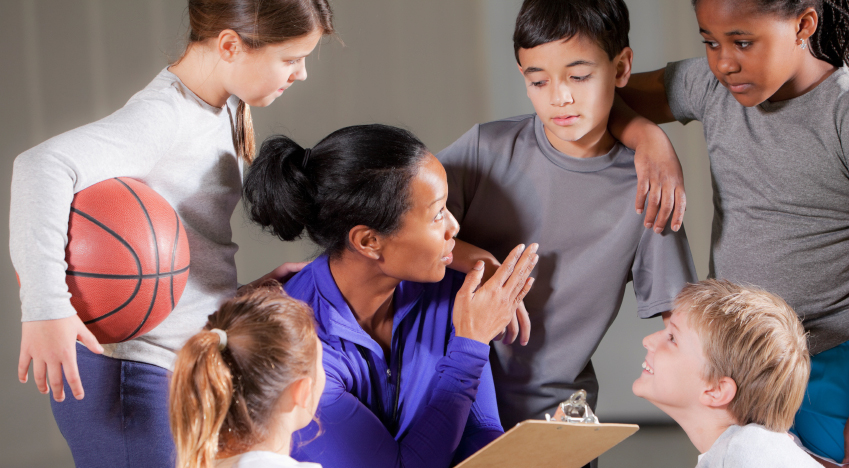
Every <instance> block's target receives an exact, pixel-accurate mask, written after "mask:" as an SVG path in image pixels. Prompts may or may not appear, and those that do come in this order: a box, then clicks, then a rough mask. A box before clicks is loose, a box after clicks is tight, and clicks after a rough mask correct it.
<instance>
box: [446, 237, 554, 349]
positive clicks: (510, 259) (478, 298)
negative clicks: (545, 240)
mask: <svg viewBox="0 0 849 468" xmlns="http://www.w3.org/2000/svg"><path fill="white" fill-rule="evenodd" d="M538 247H539V246H538V245H537V244H531V245H530V246H529V247H528V248H527V249H526V248H525V246H524V245H519V246H517V247H516V248H515V249H513V251H512V252H510V255H508V256H507V259H506V260H505V261H504V263H503V264H502V265H501V266H500V267H498V269H497V270H496V272H495V274H493V275H492V278H490V279H489V280H488V281H487V282H486V283H484V284H483V285H481V286H480V287H478V286H479V285H480V282H481V279H482V278H483V274H484V265H483V262H478V263H477V264H476V265H475V267H474V269H472V271H470V272H469V273H468V274H467V275H466V281H465V282H464V283H463V286H462V287H461V288H460V290H459V291H458V292H457V298H456V299H455V301H454V319H453V320H454V330H455V335H456V336H462V337H465V338H469V339H473V340H476V341H480V342H481V343H486V344H488V343H489V342H490V341H491V340H492V339H493V338H494V337H495V336H496V335H498V334H499V333H501V332H502V331H503V330H504V328H505V327H507V325H508V324H509V323H510V321H511V320H513V319H515V317H516V311H517V309H518V308H519V306H520V304H521V302H522V300H523V299H524V298H525V295H527V293H528V291H530V289H531V286H532V285H533V282H534V279H533V278H529V275H530V274H531V271H532V270H533V269H534V266H536V263H537V261H538V260H539V255H537V254H536V251H537V248H538Z"/></svg>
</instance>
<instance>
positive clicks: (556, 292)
mask: <svg viewBox="0 0 849 468" xmlns="http://www.w3.org/2000/svg"><path fill="white" fill-rule="evenodd" d="M628 29H629V22H628V10H627V8H626V6H625V4H624V3H623V2H622V0H569V1H562V0H526V1H525V2H524V4H523V5H522V9H521V11H520V13H519V17H518V19H517V21H516V31H515V33H514V36H513V38H514V49H515V53H516V60H517V61H518V65H519V71H520V72H521V73H522V75H523V76H524V78H525V83H526V85H527V92H528V97H529V98H530V100H531V102H532V103H533V106H534V109H535V111H536V113H535V114H531V115H523V116H518V117H513V118H509V119H504V120H499V121H496V122H489V123H486V124H481V125H476V126H474V127H473V128H472V129H471V130H470V131H469V132H467V133H466V134H465V135H463V136H462V137H461V138H460V139H459V140H457V141H456V142H455V143H453V144H452V145H451V146H449V147H448V148H446V149H445V150H443V151H442V152H440V153H439V155H438V158H439V160H440V161H441V162H442V163H443V165H444V166H445V168H446V170H447V171H448V185H449V198H448V208H449V209H450V210H451V212H452V213H453V214H454V215H455V216H456V218H457V219H458V220H459V221H460V224H461V230H460V236H459V237H460V239H462V240H463V241H465V242H468V243H470V244H473V245H475V246H478V247H481V248H483V249H486V250H488V251H489V252H491V253H492V254H494V255H495V256H496V257H497V258H504V257H505V256H506V255H507V253H508V252H509V250H510V248H511V247H512V246H515V245H516V244H518V243H525V244H528V243H530V242H538V243H539V245H540V247H539V251H538V253H539V256H540V260H539V264H538V266H537V269H536V270H537V271H536V274H535V277H536V282H535V284H534V288H533V289H532V290H531V292H530V293H529V294H528V296H527V297H526V298H525V304H526V306H527V309H528V312H529V316H530V319H531V323H532V324H533V327H532V329H531V339H530V341H529V344H528V345H527V346H525V347H522V346H516V345H513V346H510V345H504V344H502V343H496V344H495V345H494V348H493V351H492V355H491V362H492V370H493V374H494V377H495V384H496V393H497V397H498V407H499V412H500V415H501V420H502V424H503V425H504V427H506V428H509V427H511V426H513V425H515V424H516V423H517V422H520V421H522V420H524V419H527V418H541V417H542V416H543V414H544V413H546V412H548V413H552V414H553V413H554V409H555V406H556V405H557V404H558V403H559V402H561V401H563V400H566V399H567V398H568V397H569V396H570V395H571V393H572V392H573V391H575V390H578V389H585V390H587V393H588V396H589V398H588V399H589V401H590V403H591V404H592V406H593V407H595V403H596V399H597V395H598V382H597V380H596V377H595V373H594V371H593V367H592V363H591V362H590V356H591V355H592V354H593V352H594V351H595V349H596V347H597V346H598V344H599V342H600V341H601V338H602V336H603V335H604V333H605V332H606V331H607V329H608V327H609V326H610V324H611V323H612V322H613V319H614V318H615V316H616V313H617V311H618V310H619V307H620V305H621V303H622V297H623V295H624V290H625V285H626V283H627V282H628V281H633V283H634V290H635V293H636V296H637V302H638V314H639V316H640V317H642V318H648V317H653V316H656V315H658V314H661V313H664V312H667V311H669V310H670V309H671V308H672V305H673V300H674V299H675V296H676V294H677V293H678V291H680V290H681V288H682V287H683V286H684V285H685V284H686V283H687V282H695V281H697V277H696V273H695V268H694V266H693V262H692V259H691V257H690V249H689V246H688V244H687V239H686V236H685V234H684V231H683V229H682V230H680V231H678V232H672V231H671V230H670V229H666V230H665V231H664V233H663V234H655V233H654V232H653V231H651V230H648V229H645V228H644V227H643V224H642V218H641V216H639V215H636V214H634V212H633V202H632V200H633V196H634V193H635V192H636V189H637V175H636V171H635V169H634V152H633V151H632V150H630V149H628V148H626V147H624V146H623V145H622V144H621V143H619V142H618V141H616V140H615V139H614V138H613V136H611V134H610V132H609V131H608V130H607V123H608V117H609V114H610V110H611V107H612V105H613V98H614V93H615V88H616V87H622V86H624V85H625V84H626V83H627V81H628V78H629V76H630V72H631V60H632V51H631V49H630V48H629V47H628Z"/></svg>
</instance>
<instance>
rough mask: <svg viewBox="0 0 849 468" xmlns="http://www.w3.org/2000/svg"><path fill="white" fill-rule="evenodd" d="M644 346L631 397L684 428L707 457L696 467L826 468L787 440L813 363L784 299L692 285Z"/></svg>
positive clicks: (724, 285) (718, 284)
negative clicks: (640, 367)
mask: <svg viewBox="0 0 849 468" xmlns="http://www.w3.org/2000/svg"><path fill="white" fill-rule="evenodd" d="M643 345H644V346H645V347H646V350H647V352H646V359H645V361H643V372H642V374H640V377H639V378H638V379H637V380H636V381H635V382H634V385H633V390H634V394H635V395H637V396H639V397H642V398H645V399H646V400H648V401H650V402H652V403H653V404H654V405H655V406H657V407H658V408H660V409H662V410H663V411H664V412H665V413H666V414H668V415H669V416H671V417H672V419H674V420H675V421H676V422H677V423H678V424H680V425H681V428H682V429H684V431H685V432H686V433H687V435H688V436H689V437H690V441H691V442H692V443H693V445H695V446H696V448H697V449H698V450H699V452H701V453H702V454H701V455H700V456H699V462H698V465H697V468H736V467H740V468H743V467H745V468H761V467H763V468H785V467H786V468H818V467H820V465H819V464H818V463H817V462H816V461H814V459H812V458H811V457H809V456H808V455H807V454H806V453H805V452H804V451H803V450H802V449H801V448H799V447H798V446H797V445H796V443H795V442H794V441H793V439H792V438H791V436H790V435H789V434H788V433H787V430H788V428H789V427H790V425H791V424H792V423H793V417H794V416H795V414H796V411H797V410H798V409H799V405H801V404H802V398H803V397H804V395H805V387H806V386H807V383H808V374H809V373H810V369H811V364H810V358H809V354H808V345H807V341H806V336H805V330H804V329H803V328H802V323H801V322H800V321H799V319H798V318H797V317H796V313H795V312H794V311H793V309H792V308H790V306H789V305H787V303H786V302H785V301H784V300H783V299H781V298H780V297H778V296H776V295H774V294H770V293H768V292H766V291H764V290H762V289H759V288H756V287H754V286H751V287H748V286H740V285H737V284H735V283H732V282H730V281H727V280H715V279H711V280H706V281H702V282H700V283H698V284H690V285H687V286H686V287H685V288H684V289H683V290H682V291H681V293H680V294H679V295H678V297H677V299H676V300H675V308H674V310H673V311H672V314H671V316H670V318H669V320H667V322H666V328H665V329H663V330H661V331H659V332H657V333H654V334H652V335H649V336H647V337H646V338H645V339H643Z"/></svg>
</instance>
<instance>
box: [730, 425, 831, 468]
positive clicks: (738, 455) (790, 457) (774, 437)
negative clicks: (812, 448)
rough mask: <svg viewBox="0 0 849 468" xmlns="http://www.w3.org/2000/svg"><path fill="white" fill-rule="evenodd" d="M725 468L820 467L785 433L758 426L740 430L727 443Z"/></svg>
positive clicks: (745, 427)
mask: <svg viewBox="0 0 849 468" xmlns="http://www.w3.org/2000/svg"><path fill="white" fill-rule="evenodd" d="M723 461H724V463H725V464H724V466H727V467H738V466H739V467H764V468H767V467H770V468H783V467H786V468H791V467H792V468H817V467H819V466H820V465H819V464H818V463H816V462H815V461H814V460H813V458H811V457H810V456H809V455H808V454H806V453H805V452H804V451H803V450H802V449H800V448H799V447H798V446H797V445H796V444H795V442H793V439H791V437H790V436H789V435H788V434H787V433H786V432H774V431H770V430H769V429H766V428H765V427H763V426H761V425H759V424H747V425H746V426H743V427H741V428H739V430H737V431H736V433H735V434H733V435H732V436H731V438H730V439H729V440H728V443H727V448H726V450H725V456H724V457H723Z"/></svg>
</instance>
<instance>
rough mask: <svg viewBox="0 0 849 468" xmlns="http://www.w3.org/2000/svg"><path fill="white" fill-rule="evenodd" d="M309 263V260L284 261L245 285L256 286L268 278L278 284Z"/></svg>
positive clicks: (290, 277)
mask: <svg viewBox="0 0 849 468" xmlns="http://www.w3.org/2000/svg"><path fill="white" fill-rule="evenodd" d="M309 264H310V262H287V263H284V264H282V265H280V266H279V267H277V268H275V269H274V270H272V271H271V273H268V274H267V275H265V276H263V277H262V278H260V279H258V280H255V281H252V282H251V283H250V284H247V285H246V286H250V287H257V286H259V285H260V284H262V283H263V282H264V281H267V280H270V279H273V280H275V281H277V282H278V283H280V284H284V283H286V282H287V281H289V280H290V279H292V277H293V276H295V273H297V272H299V271H301V270H303V269H304V267H305V266H307V265H309Z"/></svg>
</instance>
